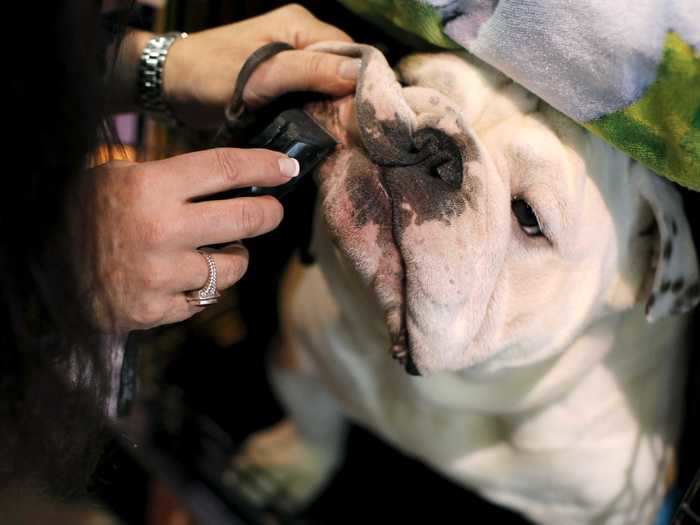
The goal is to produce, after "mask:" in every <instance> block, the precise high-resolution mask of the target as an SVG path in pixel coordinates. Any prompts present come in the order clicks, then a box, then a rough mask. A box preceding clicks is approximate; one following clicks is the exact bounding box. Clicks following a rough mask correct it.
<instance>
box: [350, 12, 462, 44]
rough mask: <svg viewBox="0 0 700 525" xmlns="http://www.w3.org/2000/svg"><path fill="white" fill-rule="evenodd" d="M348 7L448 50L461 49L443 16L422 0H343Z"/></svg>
mask: <svg viewBox="0 0 700 525" xmlns="http://www.w3.org/2000/svg"><path fill="white" fill-rule="evenodd" d="M339 1H340V3H341V4H344V5H345V6H346V7H347V8H348V9H350V10H351V11H353V12H355V13H357V14H358V15H360V16H362V17H363V18H366V19H368V20H371V21H372V22H374V23H375V24H377V25H379V26H380V27H382V28H385V29H387V30H388V31H390V32H391V31H392V28H399V29H401V30H402V31H405V32H407V33H410V34H412V35H415V36H418V37H420V38H422V39H423V40H425V41H427V42H429V43H430V44H432V45H434V46H438V47H442V48H445V49H461V46H460V45H459V44H457V43H456V42H454V41H453V40H452V39H451V38H450V37H448V36H447V35H445V33H443V31H442V18H441V16H440V14H439V13H438V12H437V11H436V10H435V8H434V7H432V6H430V5H427V4H423V3H421V2H419V1H418V0H371V1H368V0H339Z"/></svg>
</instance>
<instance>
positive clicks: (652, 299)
mask: <svg viewBox="0 0 700 525" xmlns="http://www.w3.org/2000/svg"><path fill="white" fill-rule="evenodd" d="M655 302H656V296H655V295H654V294H653V293H652V294H650V295H649V299H647V307H646V313H647V314H648V313H649V312H650V311H651V309H652V308H654V303H655Z"/></svg>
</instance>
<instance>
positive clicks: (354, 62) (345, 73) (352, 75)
mask: <svg viewBox="0 0 700 525" xmlns="http://www.w3.org/2000/svg"><path fill="white" fill-rule="evenodd" d="M361 66H362V60H360V59H359V58H352V59H350V60H343V61H342V62H341V63H340V65H339V66H338V76H339V77H340V78H344V79H345V80H357V77H358V76H359V75H360V67H361Z"/></svg>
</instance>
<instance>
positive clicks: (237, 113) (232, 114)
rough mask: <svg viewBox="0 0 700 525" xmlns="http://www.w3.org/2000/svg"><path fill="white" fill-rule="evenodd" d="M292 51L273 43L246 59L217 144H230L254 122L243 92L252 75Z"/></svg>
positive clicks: (282, 43) (280, 44) (257, 50)
mask: <svg viewBox="0 0 700 525" xmlns="http://www.w3.org/2000/svg"><path fill="white" fill-rule="evenodd" d="M291 49H294V48H293V47H292V46H290V45H289V44H287V43H286V42H271V43H269V44H265V45H264V46H262V47H259V48H258V49H256V50H255V51H253V53H251V55H250V56H249V57H248V58H247V59H246V61H245V62H244V63H243V67H241V70H240V72H239V73H238V77H237V78H236V85H235V87H234V89H233V95H232V96H231V100H230V102H229V103H228V105H227V106H226V109H225V110H224V116H225V118H226V120H225V125H224V126H223V127H222V128H221V129H220V130H219V132H218V133H217V135H216V139H215V142H216V143H217V144H221V145H226V143H229V144H230V142H231V140H232V138H235V137H236V136H237V135H238V133H239V132H240V131H241V130H243V129H245V128H247V127H249V126H250V125H251V124H252V123H253V122H254V120H255V119H254V116H253V113H252V112H251V111H250V110H249V109H248V108H247V107H246V105H245V102H244V100H243V91H244V90H245V87H246V84H247V83H248V80H250V77H251V75H252V74H253V73H254V72H255V70H256V69H257V68H258V66H260V64H262V63H263V62H266V61H267V60H269V59H270V58H272V57H273V56H275V55H277V54H279V53H281V52H282V51H289V50H291Z"/></svg>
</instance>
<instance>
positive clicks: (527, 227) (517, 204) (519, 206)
mask: <svg viewBox="0 0 700 525" xmlns="http://www.w3.org/2000/svg"><path fill="white" fill-rule="evenodd" d="M510 207H511V209H512V210H513V214H514V215H515V218H516V219H518V223H519V224H520V227H521V228H522V229H523V231H524V232H525V234H526V235H528V236H530V237H540V236H542V235H543V233H542V228H541V227H540V221H539V220H538V219H537V215H535V212H534V211H532V208H530V205H529V204H528V203H527V202H525V201H524V200H523V199H521V198H518V197H515V198H514V199H513V200H512V201H511V203H510Z"/></svg>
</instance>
